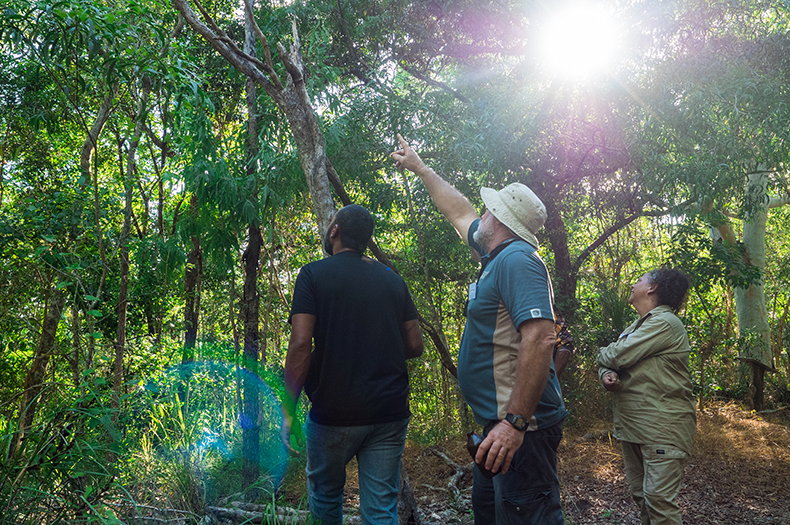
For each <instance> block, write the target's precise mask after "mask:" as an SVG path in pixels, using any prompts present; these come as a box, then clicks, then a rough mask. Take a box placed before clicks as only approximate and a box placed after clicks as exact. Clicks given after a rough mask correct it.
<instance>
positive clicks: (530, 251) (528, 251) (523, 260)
mask: <svg viewBox="0 0 790 525" xmlns="http://www.w3.org/2000/svg"><path fill="white" fill-rule="evenodd" d="M501 258H502V265H503V266H506V267H508V268H510V267H515V268H518V267H521V268H525V269H529V270H533V271H539V272H541V273H544V272H547V271H548V270H547V268H546V263H545V262H543V259H542V258H541V257H540V254H538V251H537V250H536V249H535V248H534V247H533V246H532V245H530V244H529V243H528V242H526V241H521V242H514V243H513V244H511V245H510V246H508V247H507V248H505V250H504V251H503V252H502V254H501Z"/></svg>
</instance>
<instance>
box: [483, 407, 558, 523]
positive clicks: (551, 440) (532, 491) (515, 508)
mask: <svg viewBox="0 0 790 525" xmlns="http://www.w3.org/2000/svg"><path fill="white" fill-rule="evenodd" d="M493 427H494V425H493V424H490V425H488V426H487V427H486V428H485V429H484V430H483V434H484V435H488V432H489V431H490V430H491V429H492V428H493ZM561 439H562V423H560V424H557V425H554V426H553V427H549V428H546V429H543V430H536V431H534V432H527V433H526V434H525V435H524V443H523V444H522V445H521V448H519V449H518V450H517V451H516V454H515V455H514V456H513V460H512V461H511V463H510V468H509V469H508V471H507V473H506V474H501V473H500V474H497V475H496V476H494V478H493V479H486V478H485V477H484V476H483V474H482V473H481V472H480V470H479V469H478V468H477V465H475V467H474V485H472V510H473V511H474V514H475V525H556V524H562V523H565V519H564V517H563V515H562V504H561V503H560V480H559V478H558V477H557V447H558V446H559V444H560V440H561Z"/></svg>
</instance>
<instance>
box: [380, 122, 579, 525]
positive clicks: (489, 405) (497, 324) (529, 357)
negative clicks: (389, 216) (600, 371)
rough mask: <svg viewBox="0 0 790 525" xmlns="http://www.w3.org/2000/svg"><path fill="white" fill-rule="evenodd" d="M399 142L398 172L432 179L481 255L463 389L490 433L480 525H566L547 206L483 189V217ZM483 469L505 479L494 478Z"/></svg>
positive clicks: (525, 194) (444, 207)
mask: <svg viewBox="0 0 790 525" xmlns="http://www.w3.org/2000/svg"><path fill="white" fill-rule="evenodd" d="M398 141H399V144H400V149H399V150H397V151H395V152H393V153H392V154H391V156H392V158H393V159H394V160H395V162H396V166H397V167H398V168H399V169H407V170H409V171H412V172H414V173H415V174H416V175H418V176H419V177H420V179H422V181H423V184H424V185H425V187H426V189H427V190H428V192H429V193H430V195H431V198H432V199H433V201H434V202H435V203H436V206H437V207H438V208H439V211H441V212H442V214H443V215H444V216H445V218H447V220H448V221H450V223H451V224H452V225H453V227H454V228H455V229H456V231H457V232H458V234H459V235H460V236H461V238H462V239H463V240H464V242H466V243H467V244H468V245H469V246H470V247H471V248H472V249H473V250H474V252H475V253H476V254H477V255H480V257H481V259H480V262H481V269H480V272H479V273H478V278H477V282H475V283H472V284H470V286H469V297H468V307H467V308H468V309H467V320H466V327H465V328H464V335H463V337H462V339H461V347H460V350H459V354H458V383H459V386H460V387H461V391H462V392H463V394H464V397H465V399H466V401H467V403H468V404H469V406H470V407H471V408H472V411H473V413H474V416H475V420H476V421H477V422H478V423H479V424H481V425H482V426H483V435H484V436H485V439H484V440H483V442H482V443H481V444H480V447H479V448H478V451H477V455H476V456H475V463H476V466H475V468H474V486H473V489H472V508H473V510H474V514H475V524H476V525H493V524H496V525H503V524H511V523H513V524H534V525H538V524H540V525H549V524H557V523H564V520H563V515H562V506H561V504H560V487H559V480H558V477H557V463H556V458H557V447H558V446H559V442H560V440H561V438H562V421H563V419H564V418H565V417H566V416H567V414H568V413H567V412H566V410H565V405H564V403H563V401H562V394H561V393H560V386H559V382H558V381H557V376H556V374H555V373H554V368H553V363H552V353H553V350H554V345H555V343H556V335H555V332H554V316H553V305H552V302H553V292H552V288H551V282H550V279H549V275H548V271H547V269H546V265H545V264H544V263H543V261H542V260H541V258H540V257H539V256H538V254H537V248H538V240H537V238H536V237H535V233H536V232H537V231H538V230H539V229H540V228H542V227H543V223H544V222H545V220H546V207H545V206H544V205H543V203H542V202H541V201H540V199H539V198H538V197H537V196H536V195H535V194H534V193H533V192H532V190H530V189H529V188H528V187H527V186H525V185H523V184H521V183H518V182H515V183H513V184H510V185H508V186H506V187H505V188H503V189H502V190H499V191H496V190H493V189H491V188H482V189H481V190H480V196H481V197H482V199H483V202H484V203H485V205H486V212H485V213H484V214H483V216H482V217H480V216H479V215H478V214H477V212H476V211H475V209H474V207H473V206H472V205H471V204H470V203H469V201H468V200H467V199H466V197H464V196H463V195H462V194H461V193H460V192H458V190H456V189H455V188H454V187H453V186H451V185H450V184H449V183H447V182H446V181H445V180H444V179H442V178H441V177H439V176H438V175H437V174H436V173H435V172H434V171H433V170H432V169H431V168H429V167H428V166H426V165H425V163H424V162H423V161H422V159H421V158H420V157H419V156H418V155H417V153H416V152H415V151H414V150H413V149H412V148H411V147H409V145H408V143H407V142H406V141H405V140H404V139H403V137H401V136H400V135H398ZM478 465H479V466H481V467H482V466H485V468H487V469H489V470H490V471H492V472H495V473H499V475H496V476H494V477H493V479H490V478H487V477H485V476H484V475H483V472H482V471H481V470H480V468H478Z"/></svg>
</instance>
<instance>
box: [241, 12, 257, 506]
mask: <svg viewBox="0 0 790 525" xmlns="http://www.w3.org/2000/svg"><path fill="white" fill-rule="evenodd" d="M251 11H252V9H249V10H247V16H246V19H245V40H244V51H245V52H246V53H247V55H249V56H254V53H255V31H254V29H253V27H252V24H253V21H252V12H251ZM245 87H246V98H247V139H246V157H247V175H249V176H252V177H255V181H256V182H255V189H254V190H253V195H254V197H255V198H257V196H258V184H257V174H258V169H257V162H258V160H257V158H258V119H257V112H258V104H257V96H258V93H257V89H256V88H255V82H254V81H253V80H252V79H250V78H248V79H247V82H246V85H245ZM258 224H259V223H257V221H253V222H252V223H251V224H250V225H249V228H248V233H249V241H248V244H247V249H246V250H245V251H244V257H243V262H244V272H245V273H244V353H243V366H244V368H245V369H246V370H247V373H245V374H244V387H243V392H244V409H243V412H242V429H243V430H242V468H241V477H242V489H248V488H249V487H250V486H252V485H253V484H254V483H255V482H256V481H257V480H258V477H259V476H260V459H259V456H260V451H259V447H260V421H259V414H258V412H259V410H260V399H259V389H258V382H257V371H258V366H259V360H260V359H261V349H260V335H259V328H258V326H259V325H258V323H259V317H260V297H259V296H258V265H259V263H260V257H261V230H260V227H259V225H258ZM251 496H253V497H254V496H255V494H251Z"/></svg>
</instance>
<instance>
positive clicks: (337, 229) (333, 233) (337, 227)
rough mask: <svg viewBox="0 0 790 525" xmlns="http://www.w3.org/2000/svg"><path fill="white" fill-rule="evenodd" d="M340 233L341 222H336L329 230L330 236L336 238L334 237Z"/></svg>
mask: <svg viewBox="0 0 790 525" xmlns="http://www.w3.org/2000/svg"><path fill="white" fill-rule="evenodd" d="M338 235H340V225H339V224H335V225H334V226H332V228H331V229H330V230H329V238H330V239H334V238H335V237H337V236H338Z"/></svg>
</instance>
